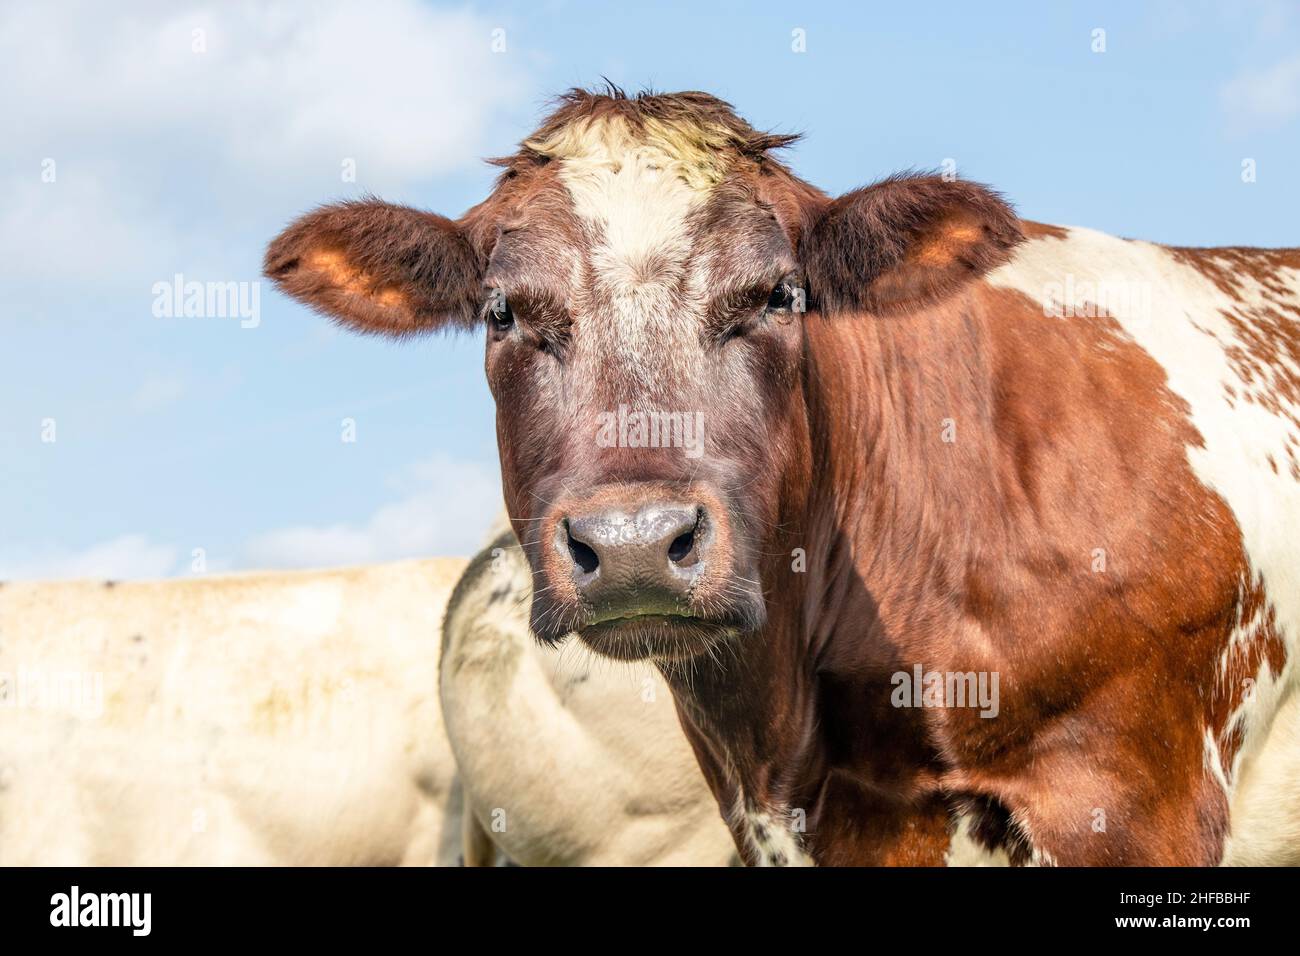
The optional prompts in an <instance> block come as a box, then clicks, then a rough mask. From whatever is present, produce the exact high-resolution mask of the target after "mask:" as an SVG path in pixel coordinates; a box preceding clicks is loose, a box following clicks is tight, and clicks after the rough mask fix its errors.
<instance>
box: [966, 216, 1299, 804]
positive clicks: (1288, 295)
mask: <svg viewBox="0 0 1300 956" xmlns="http://www.w3.org/2000/svg"><path fill="white" fill-rule="evenodd" d="M1224 264H1225V265H1228V266H1229V267H1231V263H1230V262H1227V261H1226V260H1225V263H1224ZM1233 279H1234V281H1235V282H1237V283H1238V284H1239V285H1238V287H1239V289H1240V294H1239V295H1238V296H1232V295H1229V294H1227V293H1226V292H1224V291H1223V290H1222V289H1220V288H1219V287H1218V286H1217V285H1216V284H1215V283H1214V282H1213V281H1211V279H1210V278H1208V277H1207V276H1206V275H1205V274H1204V273H1202V272H1201V271H1200V270H1199V269H1197V268H1195V267H1193V266H1191V265H1188V264H1186V263H1185V262H1180V261H1179V260H1178V258H1177V257H1176V256H1175V255H1174V254H1173V253H1172V252H1171V251H1170V250H1168V249H1165V248H1163V247H1161V246H1157V245H1153V244H1151V243H1146V242H1133V241H1128V240H1123V239H1116V238H1114V237H1112V236H1107V235H1104V234H1102V233H1098V232H1094V231H1092V230H1089V229H1069V230H1067V235H1066V237H1065V238H1063V239H1055V238H1043V239H1035V240H1032V241H1029V242H1026V243H1024V244H1023V245H1021V246H1020V248H1019V251H1018V252H1017V255H1016V257H1015V259H1014V260H1013V261H1012V262H1011V263H1009V264H1007V265H1006V266H1003V267H1002V268H1001V269H999V270H997V271H996V272H994V273H993V274H991V275H990V276H989V282H990V283H991V284H992V285H994V286H1000V287H1004V288H1010V289H1015V290H1017V291H1019V292H1022V293H1024V294H1025V295H1027V296H1029V297H1030V298H1032V299H1034V300H1035V301H1037V302H1043V301H1044V299H1045V297H1050V298H1053V299H1057V301H1056V302H1055V303H1046V304H1047V305H1049V306H1058V307H1059V306H1064V307H1065V308H1066V309H1074V310H1081V309H1084V308H1085V307H1087V306H1088V305H1090V304H1095V303H1096V301H1097V297H1098V294H1099V290H1104V293H1103V294H1104V295H1105V300H1106V301H1105V302H1104V303H1103V304H1104V305H1105V307H1106V308H1107V311H1108V312H1109V314H1110V315H1112V316H1113V317H1114V319H1115V320H1116V321H1118V323H1119V324H1120V326H1121V327H1122V328H1123V329H1124V331H1125V332H1126V333H1127V334H1128V335H1129V336H1130V337H1131V338H1132V339H1133V341H1134V342H1136V343H1137V344H1138V345H1139V346H1140V347H1141V348H1143V349H1144V350H1145V351H1146V352H1147V353H1148V354H1149V355H1151V357H1152V358H1154V359H1155V360H1156V361H1157V362H1158V363H1159V364H1160V365H1161V366H1162V367H1163V368H1164V370H1165V373H1166V375H1167V376H1168V386H1169V388H1170V390H1171V391H1172V392H1174V393H1175V394H1176V395H1178V396H1179V397H1181V398H1182V399H1183V400H1185V401H1186V402H1187V404H1188V406H1189V407H1190V409H1191V423H1192V425H1193V426H1195V428H1196V429H1197V431H1199V432H1200V434H1201V436H1202V437H1203V438H1204V447H1201V448H1197V447H1190V446H1189V447H1188V448H1187V459H1188V462H1189V463H1190V465H1191V468H1192V471H1193V473H1194V474H1195V475H1196V476H1197V478H1198V479H1200V481H1201V482H1202V483H1203V484H1204V485H1205V486H1206V487H1207V488H1209V489H1211V490H1213V491H1214V492H1216V493H1218V494H1219V496H1220V497H1222V498H1223V500H1224V501H1225V502H1227V504H1228V506H1229V507H1230V508H1231V509H1232V512H1233V515H1234V516H1235V518H1236V520H1237V523H1238V525H1240V527H1241V533H1242V538H1243V543H1244V545H1245V550H1246V554H1247V557H1248V559H1249V561H1250V565H1251V573H1252V576H1253V577H1254V579H1255V580H1256V581H1258V582H1260V583H1262V584H1263V587H1264V591H1265V594H1266V595H1267V598H1268V601H1269V603H1270V605H1271V606H1272V608H1273V610H1274V612H1275V615H1276V625H1277V627H1278V629H1279V632H1280V634H1281V636H1282V638H1283V640H1284V641H1285V643H1286V647H1287V664H1286V666H1285V668H1284V670H1283V672H1282V673H1281V674H1274V673H1273V672H1272V671H1271V669H1270V667H1269V665H1268V663H1267V662H1265V663H1264V664H1263V665H1262V667H1261V669H1260V672H1259V674H1257V675H1256V677H1255V692H1254V693H1253V694H1252V695H1249V696H1247V698H1246V699H1245V700H1244V702H1243V703H1242V705H1241V707H1240V708H1239V709H1238V711H1237V713H1236V714H1234V716H1233V720H1234V721H1239V722H1240V724H1241V726H1242V728H1243V730H1244V732H1245V736H1244V741H1243V744H1242V746H1241V748H1240V749H1239V750H1238V752H1237V754H1236V757H1235V759H1234V761H1233V765H1232V766H1231V767H1229V768H1226V770H1221V772H1219V773H1212V776H1213V777H1215V779H1218V780H1220V781H1221V782H1222V783H1224V784H1225V786H1226V787H1227V788H1228V790H1229V795H1231V787H1232V785H1233V784H1234V783H1235V782H1236V781H1237V780H1238V779H1239V778H1240V775H1241V772H1242V771H1243V769H1245V768H1246V767H1248V766H1249V764H1250V763H1251V761H1252V760H1253V759H1254V758H1255V757H1256V756H1257V754H1258V752H1259V750H1260V747H1261V746H1262V744H1263V741H1264V739H1265V737H1266V736H1267V734H1268V730H1269V726H1270V724H1271V722H1272V720H1273V716H1274V714H1275V713H1276V712H1277V708H1278V705H1279V704H1280V703H1281V701H1282V700H1284V699H1285V698H1286V696H1288V695H1289V694H1290V693H1292V692H1295V691H1296V690H1297V689H1298V687H1297V684H1298V679H1297V675H1298V674H1300V668H1297V667H1296V664H1295V662H1296V659H1297V656H1300V482H1297V481H1296V479H1295V478H1293V477H1292V476H1291V475H1290V473H1289V467H1288V466H1287V462H1288V453H1287V445H1288V442H1289V441H1294V440H1295V439H1296V437H1297V436H1296V431H1297V429H1296V427H1295V426H1294V425H1293V424H1292V421H1289V420H1288V417H1293V418H1294V417H1297V416H1300V408H1297V407H1296V405H1295V404H1294V403H1292V402H1290V401H1288V400H1287V399H1286V398H1285V396H1284V395H1283V394H1282V393H1281V392H1280V391H1278V390H1277V389H1276V388H1271V387H1270V383H1271V377H1269V376H1268V373H1267V371H1266V372H1265V375H1264V377H1263V378H1261V376H1260V375H1256V376H1255V381H1254V383H1250V382H1246V381H1245V380H1244V379H1243V378H1242V376H1241V374H1240V372H1239V371H1238V368H1237V367H1236V366H1234V364H1233V363H1232V362H1231V361H1230V354H1231V353H1230V350H1234V349H1239V350H1241V351H1242V352H1244V353H1246V354H1250V353H1251V352H1252V351H1253V349H1252V346H1251V345H1250V343H1248V342H1243V341H1241V338H1240V335H1239V333H1238V331H1237V329H1235V328H1234V327H1233V325H1232V324H1231V323H1230V322H1229V321H1228V319H1227V318H1226V317H1225V313H1226V314H1227V315H1231V316H1233V317H1235V318H1237V319H1239V320H1240V321H1241V322H1243V323H1245V324H1246V325H1247V326H1250V325H1252V324H1253V318H1252V315H1251V313H1252V310H1254V309H1256V308H1266V307H1268V306H1270V305H1273V306H1276V305H1277V304H1278V303H1279V301H1281V302H1283V303H1286V304H1289V305H1290V307H1292V308H1294V306H1295V305H1296V304H1300V272H1298V271H1297V270H1295V269H1279V270H1278V271H1277V273H1276V274H1275V276H1274V277H1273V280H1274V281H1273V283H1272V284H1274V285H1275V289H1274V291H1271V292H1270V291H1269V290H1267V289H1265V288H1264V286H1263V285H1262V284H1261V283H1259V282H1258V281H1257V280H1255V279H1254V278H1252V277H1251V276H1250V275H1247V274H1244V273H1242V272H1239V271H1236V272H1235V274H1234V275H1233ZM1277 289H1285V290H1287V291H1286V292H1279V291H1277ZM1062 298H1063V299H1066V300H1067V301H1063V302H1062V301H1059V300H1060V299H1062ZM1075 314H1086V313H1083V312H1078V311H1076V313H1075ZM1282 321H1286V320H1285V319H1283V320H1282ZM1261 359H1262V357H1261ZM1225 387H1231V388H1232V390H1233V391H1234V392H1235V393H1236V395H1237V396H1238V398H1237V400H1236V401H1235V402H1230V401H1229V398H1228V396H1227V394H1226V393H1225ZM1261 392H1262V393H1264V396H1265V397H1266V398H1268V399H1269V400H1270V401H1276V402H1277V407H1278V408H1279V409H1280V411H1281V412H1282V414H1279V413H1278V412H1275V411H1270V410H1269V409H1268V408H1266V407H1264V406H1263V405H1262V404H1260V403H1259V402H1257V401H1247V400H1245V398H1244V396H1258V395H1260V394H1261ZM1297 420H1300V418H1297ZM1270 457H1271V458H1272V460H1273V461H1274V462H1277V463H1278V466H1279V467H1278V468H1277V469H1276V470H1275V469H1274V467H1273V466H1272V464H1270V461H1269V459H1270ZM1250 583H1252V582H1243V586H1248V585H1249V584H1250ZM1258 625H1259V622H1258V621H1257V620H1256V621H1241V622H1239V625H1238V627H1237V629H1236V632H1235V633H1234V634H1233V636H1232V638H1231V639H1230V641H1229V646H1230V645H1231V644H1233V643H1240V642H1242V641H1246V640H1253V639H1254V638H1255V636H1256V634H1257V633H1258V632H1259V626H1258ZM1227 650H1228V647H1226V646H1225V648H1224V651H1225V655H1224V658H1223V662H1224V663H1225V664H1226V662H1227V660H1228V656H1227V653H1226V652H1227ZM1212 743H1213V742H1211V743H1209V744H1207V752H1209V751H1212V752H1211V753H1210V754H1209V756H1208V758H1207V759H1208V760H1211V761H1217V760H1218V759H1219V758H1218V752H1217V746H1211V744H1212Z"/></svg>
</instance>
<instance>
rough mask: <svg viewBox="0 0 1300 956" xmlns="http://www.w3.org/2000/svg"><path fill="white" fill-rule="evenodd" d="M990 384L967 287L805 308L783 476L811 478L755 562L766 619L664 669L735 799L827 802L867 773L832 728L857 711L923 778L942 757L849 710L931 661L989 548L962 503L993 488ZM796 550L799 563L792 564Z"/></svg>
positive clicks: (908, 730) (869, 712)
mask: <svg viewBox="0 0 1300 956" xmlns="http://www.w3.org/2000/svg"><path fill="white" fill-rule="evenodd" d="M991 382H992V378H991V372H990V366H989V359H988V355H987V349H986V347H985V330H984V319H983V316H982V315H981V314H980V313H979V312H978V310H977V306H976V304H975V301H974V299H973V297H971V296H968V295H964V296H962V297H960V298H959V299H957V300H955V301H949V302H948V303H946V304H944V305H943V306H940V307H935V308H931V309H927V310H923V311H917V312H913V313H911V314H909V315H904V316H890V317H874V316H865V315H863V316H836V317H824V318H823V317H820V316H816V315H813V316H810V317H809V319H808V322H807V363H806V370H805V377H804V385H803V387H804V400H805V403H806V408H807V411H806V415H807V418H808V450H809V459H810V461H809V465H810V467H809V468H808V469H807V470H806V471H804V470H803V469H799V468H796V469H792V475H793V477H792V478H791V479H790V481H791V484H792V485H793V484H794V483H798V482H805V484H804V487H803V488H802V489H801V490H799V491H798V492H797V493H794V492H795V489H794V488H793V487H791V488H790V489H789V492H790V493H788V494H787V495H786V500H787V501H790V502H794V504H793V505H792V507H791V509H790V510H789V511H788V512H787V513H785V514H783V515H782V520H781V522H780V526H781V527H784V528H788V529H789V531H788V532H787V535H786V538H785V540H784V541H783V542H781V544H780V545H779V546H777V547H775V548H772V549H770V551H769V557H768V559H767V561H766V562H765V567H764V569H763V577H764V584H765V591H766V593H767V598H768V608H769V619H768V623H767V626H766V627H765V628H764V629H763V631H762V632H761V633H760V634H757V635H754V636H752V637H750V638H747V639H745V640H744V641H742V642H739V644H740V646H737V647H735V648H734V650H733V652H732V653H728V654H720V655H718V656H717V657H716V658H715V659H707V660H703V659H701V660H696V661H693V662H691V664H690V665H681V666H676V667H673V666H669V667H667V668H665V676H666V677H667V679H668V680H669V682H670V684H672V685H673V686H674V689H675V691H677V698H678V702H679V707H680V709H681V713H682V716H683V718H684V723H685V725H686V727H687V730H688V734H689V735H690V736H691V737H692V740H693V743H694V744H695V746H696V748H697V750H698V751H699V752H701V754H702V755H703V756H704V757H705V758H706V760H705V763H706V764H707V763H708V762H709V760H710V759H711V760H712V762H713V764H714V768H713V773H715V774H718V775H720V776H721V777H722V778H723V780H724V781H725V782H726V784H728V785H729V787H726V786H725V785H724V789H730V790H731V791H732V797H733V799H734V798H736V797H737V796H739V797H741V798H743V800H744V801H745V802H746V803H747V804H750V805H755V804H756V805H760V806H762V805H765V806H768V807H774V806H802V807H811V808H813V812H814V813H816V812H818V811H817V808H819V807H821V806H822V805H823V804H824V802H825V801H826V800H827V799H830V797H829V795H828V789H827V787H828V785H829V781H830V780H831V779H832V778H833V777H835V776H837V775H838V774H840V773H841V772H847V773H849V774H854V773H855V772H856V773H857V774H858V775H859V776H860V777H862V776H865V777H869V776H870V775H871V773H872V771H871V768H869V767H868V768H864V767H861V766H859V767H857V768H855V767H853V766H852V762H853V760H854V759H856V755H855V751H856V752H857V753H858V754H860V753H861V751H860V750H859V749H858V748H857V747H855V746H854V745H853V743H852V742H851V741H837V740H833V739H831V738H830V735H831V734H832V733H833V732H834V728H835V726H837V725H838V726H841V727H850V728H852V727H855V726H857V727H861V726H862V724H861V723H860V721H862V720H867V721H875V722H877V723H879V722H881V721H883V722H887V723H888V724H889V725H890V727H889V729H888V733H889V734H890V735H891V737H892V739H893V740H894V743H895V744H896V748H895V750H894V752H896V753H908V754H909V755H911V756H912V757H913V758H914V759H915V761H916V762H917V764H918V767H920V768H922V769H920V770H918V773H928V770H925V769H924V767H923V765H933V764H935V763H936V762H937V760H938V758H937V756H936V755H935V754H934V752H933V748H932V747H930V745H929V744H928V742H927V741H926V739H925V731H924V728H923V727H922V726H921V725H920V724H918V723H917V722H916V721H915V720H914V719H913V718H912V717H910V716H909V715H900V714H899V713H898V712H897V711H894V712H890V711H889V710H888V708H887V705H885V709H884V710H883V711H882V710H880V709H879V707H878V706H877V704H878V703H879V702H876V704H872V705H870V706H865V707H864V708H862V710H861V712H859V713H857V714H856V715H848V719H847V720H841V719H839V718H843V717H844V716H845V715H844V709H845V707H848V708H850V709H851V708H854V707H856V706H857V705H856V704H855V703H854V701H857V700H859V699H861V698H863V697H864V696H866V695H865V694H864V693H863V692H862V689H861V684H860V682H861V680H862V675H863V674H864V673H875V674H876V675H877V677H879V676H880V675H881V674H883V675H884V681H885V682H886V684H885V686H887V680H888V677H887V673H888V670H891V669H894V668H896V667H898V666H903V665H906V666H911V664H912V663H917V662H920V663H924V661H922V660H920V658H921V656H922V655H923V653H924V648H923V645H922V644H921V641H922V639H923V635H924V634H925V633H931V634H933V633H936V632H939V633H941V631H937V630H936V629H940V628H944V627H947V626H950V624H949V623H945V622H944V621H942V620H940V617H941V616H942V614H943V613H945V612H944V610H943V609H945V608H958V607H960V606H961V598H960V593H959V592H960V588H961V584H962V578H963V575H962V572H961V569H962V567H963V566H964V561H965V560H966V555H967V554H969V553H971V551H972V549H977V548H979V547H981V545H980V543H979V542H976V541H974V540H973V539H972V537H971V531H970V529H971V521H970V519H969V508H970V507H971V503H972V498H973V496H977V495H980V494H982V493H984V492H986V491H988V489H987V488H985V487H984V483H985V482H984V479H982V478H979V477H977V476H980V475H985V476H986V475H988V474H991V473H993V472H992V471H991V470H989V469H987V468H986V469H984V470H982V471H981V463H985V464H987V463H988V462H989V461H991V458H992V455H993V453H994V447H993V443H994V440H995V439H994V438H993V436H992V430H991V426H990V421H991V406H992V395H993V389H992V384H991ZM795 549H802V551H803V553H804V554H805V555H806V562H807V563H806V568H805V569H804V570H803V571H797V572H796V571H792V569H791V555H792V553H793V552H794V551H795ZM792 575H793V580H792ZM792 585H793V586H792ZM922 596H924V598H923V597H922ZM922 600H924V601H925V604H924V605H923V604H922V603H921V602H922ZM846 702H847V703H846ZM832 711H833V712H835V713H836V715H837V719H836V720H832V719H828V718H830V717H831V712H832ZM855 718H856V719H855ZM904 738H910V739H904ZM846 755H848V756H846ZM845 761H848V763H849V764H850V765H849V766H845ZM706 772H708V771H707V770H706ZM796 781H813V782H814V783H813V786H814V787H815V789H814V790H812V791H804V792H797V790H796ZM864 782H867V783H869V781H864ZM737 786H739V788H740V793H739V794H736V793H735V787H737Z"/></svg>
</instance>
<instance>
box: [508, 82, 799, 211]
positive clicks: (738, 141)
mask: <svg viewBox="0 0 1300 956" xmlns="http://www.w3.org/2000/svg"><path fill="white" fill-rule="evenodd" d="M604 84H605V85H604V88H603V89H601V90H597V91H593V90H585V89H580V88H574V89H571V90H569V91H568V92H567V93H563V94H561V95H560V96H558V97H556V98H555V99H554V100H553V101H552V104H551V111H550V113H549V114H548V115H547V117H546V119H545V120H544V121H543V122H542V125H541V126H539V127H538V128H537V130H536V131H535V132H533V134H532V135H531V136H528V137H527V138H525V139H524V141H523V142H522V143H521V144H520V148H519V151H518V152H517V153H515V154H514V155H512V156H505V157H501V158H498V159H493V160H489V162H491V163H493V164H494V165H498V166H503V167H505V168H506V173H505V175H506V176H512V175H515V174H517V173H519V172H522V171H525V170H526V169H528V168H533V167H536V166H540V165H545V164H546V163H549V162H551V161H552V160H561V161H565V160H568V161H582V160H591V159H595V160H598V161H613V160H612V159H609V160H605V158H606V157H614V156H617V155H620V154H623V153H625V152H626V151H628V150H635V149H638V148H642V149H647V150H651V151H653V152H655V153H658V154H661V155H662V156H663V157H664V158H665V160H666V161H668V162H671V163H672V164H673V165H674V166H675V167H676V170H677V172H678V174H679V175H682V176H683V177H684V178H686V179H687V180H688V182H691V184H692V185H697V186H707V185H713V184H716V183H717V182H718V181H720V180H721V178H722V177H723V176H725V175H726V173H727V172H728V171H729V170H730V169H731V168H733V167H734V166H735V165H736V164H737V163H744V164H752V165H757V166H762V165H764V164H766V163H770V162H773V160H772V159H771V156H770V154H771V152H772V151H774V150H780V149H784V148H785V147H787V146H790V145H791V144H793V143H795V142H796V141H798V139H799V134H797V133H773V132H762V131H759V130H756V129H755V128H754V127H752V126H750V125H749V123H747V122H746V121H745V120H743V119H742V118H741V117H740V116H738V115H737V114H736V111H735V109H734V108H733V107H732V106H731V104H730V103H727V102H726V101H724V100H721V99H718V98H717V97H716V96H713V95H711V94H709V93H703V92H699V91H695V90H688V91H684V92H680V93H656V92H655V91H653V90H650V89H646V90H642V91H641V92H640V93H637V94H635V95H629V94H627V93H626V92H625V91H624V90H623V89H622V88H621V87H619V86H617V85H616V84H614V83H613V82H611V81H610V80H608V79H605V80H604Z"/></svg>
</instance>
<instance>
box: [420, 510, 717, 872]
mask: <svg viewBox="0 0 1300 956" xmlns="http://www.w3.org/2000/svg"><path fill="white" fill-rule="evenodd" d="M531 595H532V585H531V577H530V574H529V571H528V565H527V562H526V561H525V559H524V557H523V554H522V552H520V550H519V548H518V545H517V543H516V541H515V538H514V535H513V534H512V533H510V532H508V531H506V532H504V533H503V534H502V535H501V536H500V537H498V538H496V539H495V540H494V541H493V543H492V544H491V545H489V547H488V548H487V549H485V550H484V551H483V552H482V553H481V554H480V555H479V556H478V557H477V558H475V559H474V561H473V562H471V565H470V568H469V570H468V571H466V573H465V577H464V579H463V580H462V582H461V584H460V585H459V586H458V587H457V589H456V593H455V595H454V596H453V597H452V599H451V603H450V605H449V606H448V610H447V620H446V624H445V625H444V628H443V639H444V642H445V643H444V649H443V656H442V681H441V685H442V705H443V713H444V716H445V719H446V724H447V733H448V736H449V737H450V739H451V744H452V748H453V749H454V750H455V752H456V758H457V763H458V766H459V767H460V771H461V780H462V784H463V786H464V789H465V805H466V811H467V812H466V816H465V819H466V824H467V829H466V853H465V860H466V862H467V863H474V864H483V863H490V862H493V861H494V859H495V853H494V851H501V852H504V853H505V854H506V855H507V856H509V858H511V859H512V860H514V861H516V862H518V863H521V864H524V865H551V866H559V865H603V866H634V865H642V866H644V865H697V866H698V865H704V866H723V865H728V864H730V863H732V862H733V861H734V859H735V847H734V844H733V842H732V839H731V835H730V833H729V831H728V830H727V827H726V825H725V824H724V823H723V822H722V818H721V816H720V815H719V812H718V807H717V802H716V801H715V799H714V797H713V795H712V793H711V792H710V791H709V788H708V787H707V785H706V784H705V782H704V778H703V776H702V775H701V773H700V771H699V768H698V765H697V764H696V762H695V757H694V754H693V753H692V752H691V749H690V746H689V744H688V743H687V742H686V738H685V736H684V735H683V733H682V730H681V727H680V725H679V724H678V721H677V713H676V710H675V707H674V705H673V698H672V694H671V693H670V692H669V690H668V688H667V687H666V686H665V685H664V683H663V681H662V679H661V678H660V677H659V674H658V672H657V671H656V670H655V669H654V668H653V667H652V666H650V665H648V664H644V663H642V664H636V665H629V664H624V663H619V662H615V661H610V660H607V659H604V658H598V657H596V656H595V655H593V654H592V653H591V652H590V651H588V650H587V649H586V648H585V646H583V645H581V644H579V643H578V642H577V641H570V642H569V643H567V644H566V645H564V647H563V648H562V649H561V650H558V651H557V650H551V649H547V648H544V647H542V646H540V645H539V644H538V643H537V641H536V640H534V639H533V637H532V636H531V634H530V633H529V631H528V611H529V601H530V600H531Z"/></svg>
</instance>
